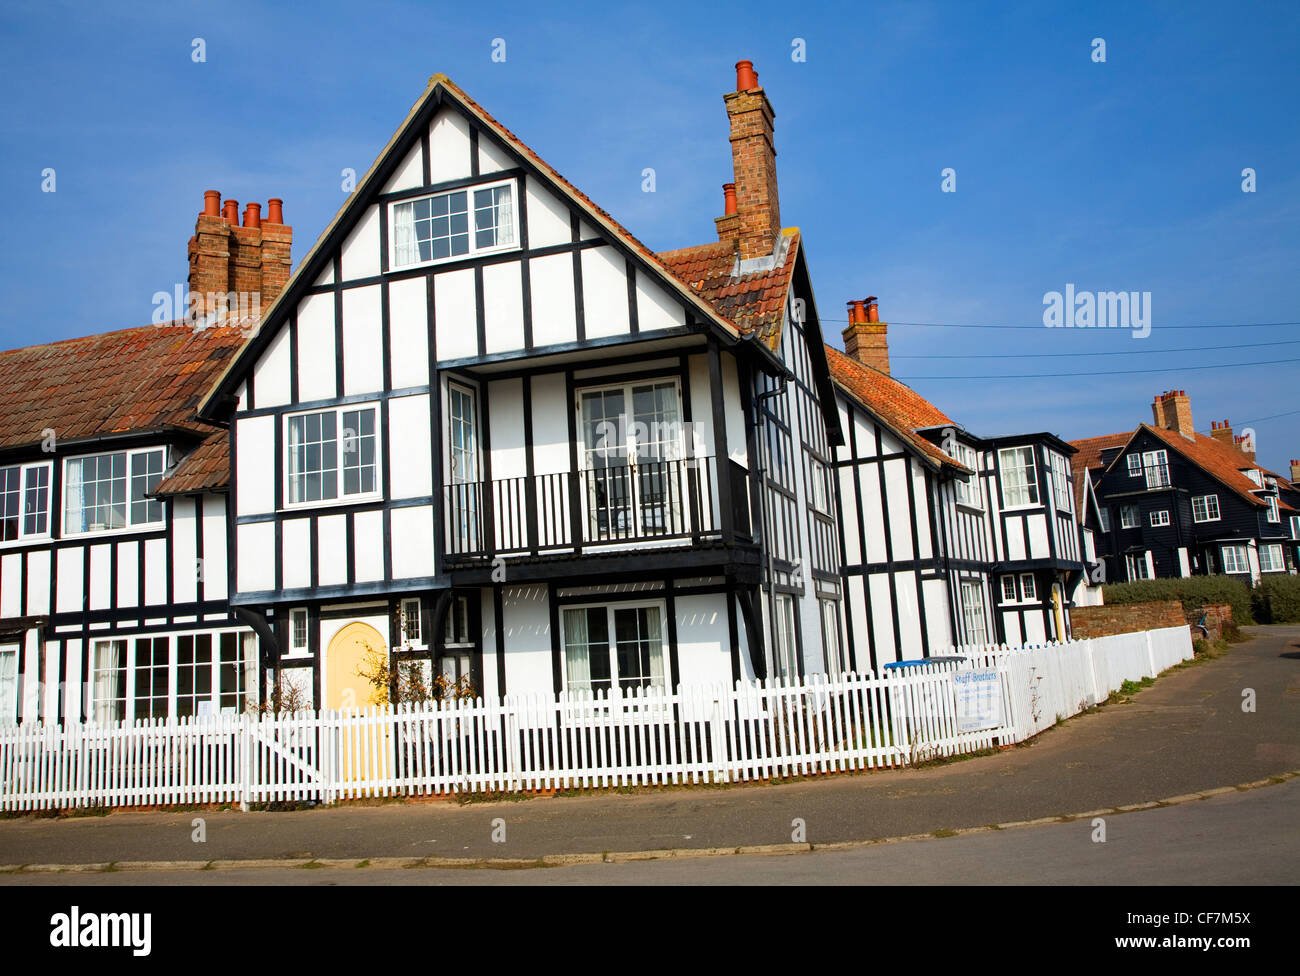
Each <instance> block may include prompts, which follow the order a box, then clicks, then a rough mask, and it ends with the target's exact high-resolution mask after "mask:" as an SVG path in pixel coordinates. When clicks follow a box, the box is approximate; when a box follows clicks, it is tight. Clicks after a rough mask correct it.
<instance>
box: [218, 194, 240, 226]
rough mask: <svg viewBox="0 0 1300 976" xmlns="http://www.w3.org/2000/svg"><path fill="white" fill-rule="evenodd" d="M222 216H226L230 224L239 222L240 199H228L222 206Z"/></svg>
mask: <svg viewBox="0 0 1300 976" xmlns="http://www.w3.org/2000/svg"><path fill="white" fill-rule="evenodd" d="M221 216H222V217H224V218H225V221H226V223H228V224H234V225H238V224H239V201H238V200H227V201H226V203H225V205H224V207H223V208H222V213H221Z"/></svg>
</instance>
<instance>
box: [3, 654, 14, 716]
mask: <svg viewBox="0 0 1300 976" xmlns="http://www.w3.org/2000/svg"><path fill="white" fill-rule="evenodd" d="M17 718H18V651H17V650H6V651H0V722H10V721H16V720H17Z"/></svg>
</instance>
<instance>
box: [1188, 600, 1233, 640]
mask: <svg viewBox="0 0 1300 976" xmlns="http://www.w3.org/2000/svg"><path fill="white" fill-rule="evenodd" d="M1202 615H1204V616H1205V629H1206V630H1208V631H1209V632H1210V633H1209V639H1210V640H1218V639H1219V638H1220V637H1222V636H1223V625H1224V623H1226V622H1228V621H1231V620H1232V607H1231V606H1229V605H1228V604H1226V603H1212V604H1210V605H1209V606H1204V607H1201V609H1199V610H1189V611H1187V614H1186V617H1187V624H1188V626H1189V627H1191V629H1192V640H1196V639H1197V638H1200V637H1205V636H1206V635H1205V633H1204V632H1203V631H1202V630H1201V628H1200V627H1198V626H1196V625H1197V624H1198V623H1200V622H1201V616H1202Z"/></svg>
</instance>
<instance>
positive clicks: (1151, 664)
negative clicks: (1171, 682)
mask: <svg viewBox="0 0 1300 976" xmlns="http://www.w3.org/2000/svg"><path fill="white" fill-rule="evenodd" d="M1142 636H1143V637H1145V638H1146V642H1147V667H1148V668H1149V669H1150V672H1151V677H1153V678H1154V677H1155V676H1156V655H1155V651H1153V650H1152V648H1151V631H1149V630H1147V631H1143V632H1142Z"/></svg>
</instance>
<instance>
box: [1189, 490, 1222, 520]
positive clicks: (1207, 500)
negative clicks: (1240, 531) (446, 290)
mask: <svg viewBox="0 0 1300 976" xmlns="http://www.w3.org/2000/svg"><path fill="white" fill-rule="evenodd" d="M1197 502H1200V503H1201V512H1202V515H1201V516H1197V514H1196V503H1197ZM1211 504H1213V506H1214V514H1213V515H1211V514H1210V506H1211ZM1222 517H1223V514H1222V513H1221V512H1220V511H1219V496H1218V495H1217V494H1216V495H1193V496H1192V521H1193V522H1217V521H1219V519H1221V518H1222Z"/></svg>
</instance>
